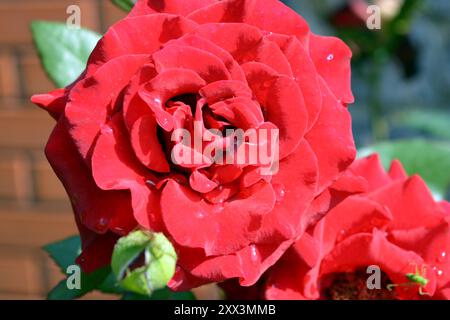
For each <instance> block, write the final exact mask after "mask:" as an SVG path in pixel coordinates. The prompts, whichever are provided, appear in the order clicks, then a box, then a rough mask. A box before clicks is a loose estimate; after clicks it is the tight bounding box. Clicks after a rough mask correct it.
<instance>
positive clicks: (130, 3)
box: [111, 0, 136, 12]
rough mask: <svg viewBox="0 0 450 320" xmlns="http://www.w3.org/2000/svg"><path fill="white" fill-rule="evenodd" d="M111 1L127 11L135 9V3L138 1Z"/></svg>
mask: <svg viewBox="0 0 450 320" xmlns="http://www.w3.org/2000/svg"><path fill="white" fill-rule="evenodd" d="M111 1H112V3H114V4H115V5H116V6H118V7H119V8H120V9H122V10H124V11H127V12H128V11H130V10H131V9H133V6H134V4H135V3H136V0H111Z"/></svg>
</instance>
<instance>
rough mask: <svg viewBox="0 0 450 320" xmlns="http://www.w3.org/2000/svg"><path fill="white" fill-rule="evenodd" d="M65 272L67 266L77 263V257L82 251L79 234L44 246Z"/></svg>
mask: <svg viewBox="0 0 450 320" xmlns="http://www.w3.org/2000/svg"><path fill="white" fill-rule="evenodd" d="M43 249H44V250H45V251H46V252H47V253H48V254H49V255H50V257H51V258H52V259H53V260H54V261H55V263H56V264H57V265H58V266H59V267H60V269H61V271H62V272H63V273H66V270H67V267H68V266H70V265H73V264H74V263H75V259H76V258H77V257H78V255H79V254H80V252H81V242H80V237H79V236H73V237H70V238H67V239H65V240H62V241H58V242H54V243H50V244H48V245H46V246H44V247H43Z"/></svg>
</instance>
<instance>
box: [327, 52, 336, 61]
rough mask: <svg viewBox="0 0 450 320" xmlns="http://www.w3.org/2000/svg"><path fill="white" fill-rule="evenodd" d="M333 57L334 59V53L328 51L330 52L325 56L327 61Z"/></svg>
mask: <svg viewBox="0 0 450 320" xmlns="http://www.w3.org/2000/svg"><path fill="white" fill-rule="evenodd" d="M333 59H334V54H332V53H330V54H329V55H328V56H327V60H328V61H331V60H333Z"/></svg>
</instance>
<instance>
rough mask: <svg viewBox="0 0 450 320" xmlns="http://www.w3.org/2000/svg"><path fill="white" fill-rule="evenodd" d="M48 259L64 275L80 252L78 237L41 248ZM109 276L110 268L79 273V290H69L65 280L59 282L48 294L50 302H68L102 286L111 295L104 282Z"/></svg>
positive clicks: (108, 286)
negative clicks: (47, 255) (53, 262)
mask: <svg viewBox="0 0 450 320" xmlns="http://www.w3.org/2000/svg"><path fill="white" fill-rule="evenodd" d="M43 249H44V250H45V251H46V252H47V253H48V254H49V255H50V257H51V258H52V259H53V260H54V261H55V263H56V264H57V265H58V266H59V268H60V269H61V271H62V272H63V273H64V274H66V272H67V268H68V267H69V266H72V265H76V263H75V259H76V258H77V256H78V255H79V253H80V252H81V243H80V238H79V237H78V236H73V237H70V238H68V239H65V240H62V241H59V242H55V243H51V244H48V245H46V246H45V247H44V248H43ZM109 275H111V269H110V267H105V268H101V269H99V270H97V271H95V272H92V273H89V274H87V273H84V272H81V281H80V284H81V286H80V289H69V288H68V287H67V279H64V280H61V282H59V283H58V285H57V286H56V287H55V288H53V289H52V290H51V291H50V293H49V294H48V299H50V300H70V299H75V298H78V297H81V296H83V295H85V294H86V293H89V292H91V291H92V290H95V289H99V290H101V288H102V286H104V287H105V288H110V290H109V291H108V292H109V293H112V292H111V291H112V289H111V285H110V284H108V283H106V282H105V281H106V280H107V279H108V278H109V277H108V276H109Z"/></svg>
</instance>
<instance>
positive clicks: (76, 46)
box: [31, 21, 101, 88]
mask: <svg viewBox="0 0 450 320" xmlns="http://www.w3.org/2000/svg"><path fill="white" fill-rule="evenodd" d="M31 31H32V34H33V40H34V43H35V45H36V48H37V50H38V53H39V56H40V58H41V62H42V65H43V66H44V69H45V71H46V72H47V74H48V76H49V77H50V79H52V81H53V82H54V83H55V84H56V86H58V87H60V88H62V87H65V86H67V85H69V84H71V83H72V82H73V81H75V80H76V79H77V78H78V76H79V75H80V74H81V73H82V72H83V71H84V69H85V68H86V62H87V60H88V58H89V55H90V54H91V52H92V50H93V49H94V47H95V45H96V44H97V42H98V40H99V39H100V37H101V36H100V35H99V34H97V33H95V32H93V31H90V30H86V29H75V28H73V27H69V26H67V25H66V24H64V23H57V22H47V21H34V22H33V23H32V24H31Z"/></svg>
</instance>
